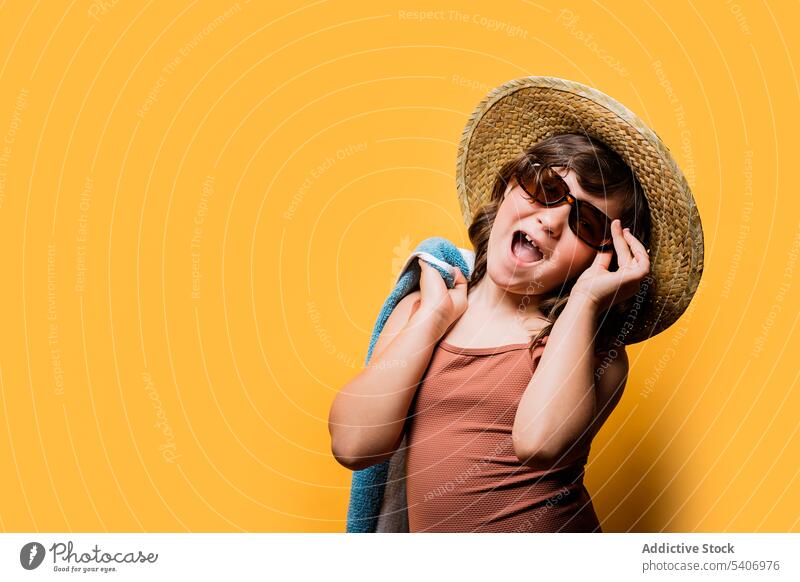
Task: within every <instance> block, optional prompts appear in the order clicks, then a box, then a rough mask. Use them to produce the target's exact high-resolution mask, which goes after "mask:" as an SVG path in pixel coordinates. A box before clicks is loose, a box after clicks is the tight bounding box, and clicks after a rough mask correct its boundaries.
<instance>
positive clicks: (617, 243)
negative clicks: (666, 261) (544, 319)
mask: <svg viewBox="0 0 800 582" xmlns="http://www.w3.org/2000/svg"><path fill="white" fill-rule="evenodd" d="M611 236H612V238H613V240H614V249H615V250H616V252H617V264H618V265H619V268H618V269H617V270H616V271H609V270H608V266H609V265H610V264H611V251H610V250H608V251H598V252H597V255H596V256H595V258H594V262H593V263H592V264H591V266H590V267H589V268H588V269H586V270H585V271H584V272H583V273H581V275H580V277H578V279H577V281H575V285H574V286H573V287H572V291H571V293H570V297H572V296H574V295H576V294H577V295H580V296H584V297H586V298H587V299H589V300H590V301H592V302H593V303H594V304H595V305H597V306H598V307H599V309H600V310H601V311H603V310H606V309H608V308H609V307H611V306H612V305H615V304H617V303H620V302H622V301H624V300H625V299H628V298H629V297H632V296H633V295H634V294H635V293H636V292H637V291H638V290H639V285H640V283H641V282H642V280H643V279H644V278H645V277H646V276H647V274H648V273H649V272H650V257H649V256H648V255H647V249H645V248H644V245H643V244H642V243H641V242H639V240H638V239H637V238H636V237H635V236H633V235H632V234H631V233H630V230H628V229H627V228H626V229H624V230H623V229H622V223H621V222H620V221H619V219H614V221H613V222H612V223H611Z"/></svg>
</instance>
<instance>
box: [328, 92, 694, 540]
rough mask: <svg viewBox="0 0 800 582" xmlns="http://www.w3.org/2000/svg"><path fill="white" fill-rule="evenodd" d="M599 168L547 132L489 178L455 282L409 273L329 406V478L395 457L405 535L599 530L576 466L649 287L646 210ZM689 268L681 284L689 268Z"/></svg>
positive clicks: (639, 196)
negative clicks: (401, 480)
mask: <svg viewBox="0 0 800 582" xmlns="http://www.w3.org/2000/svg"><path fill="white" fill-rule="evenodd" d="M529 79H537V78H529ZM509 85H511V83H510V84H509ZM517 88H518V87H516V86H513V87H512V89H513V90H516V89H517ZM509 93H510V91H509ZM491 97H492V95H490V98H487V101H486V102H492V99H491ZM486 102H485V103H486ZM570 107H571V110H572V111H575V105H574V103H573V104H570ZM587 116H588V114H587ZM517 117H519V116H517ZM594 117H596V115H592V118H594ZM476 119H477V118H476V117H473V121H472V123H473V124H476V123H477V121H475V120H476ZM496 126H497V124H495V126H494V127H496ZM468 130H469V131H465V141H466V140H468V138H470V131H472V130H470V128H469V126H468ZM493 131H494V130H493ZM497 133H500V131H499V130H497ZM472 139H473V140H474V136H472ZM464 143H465V142H464V141H462V148H463V145H464ZM467 143H468V142H467ZM474 147H475V146H473V148H474ZM617 151H618V150H614V149H612V148H610V147H608V146H607V145H606V144H605V143H603V142H602V141H600V140H599V139H594V138H589V137H587V136H585V135H583V134H578V133H562V134H557V135H551V136H550V137H547V138H545V139H542V140H539V141H538V142H537V143H535V145H533V146H532V147H530V148H528V149H527V150H525V151H523V152H522V153H520V154H519V155H517V156H515V157H512V158H511V159H509V160H508V161H506V162H505V163H504V164H502V166H501V167H500V169H499V172H498V173H497V175H496V176H495V177H494V182H493V187H492V188H491V190H490V194H489V196H488V200H486V201H485V202H484V203H483V204H482V205H481V206H480V207H479V208H478V209H477V210H476V212H475V214H474V217H473V218H472V222H471V225H470V227H469V236H470V240H471V242H472V244H473V247H474V249H475V263H474V268H473V271H472V274H471V277H470V280H469V281H467V280H466V279H465V278H464V276H463V275H462V274H461V273H460V271H459V270H458V269H456V283H455V285H454V287H453V288H452V289H447V287H446V286H445V283H444V281H443V279H442V277H441V275H440V274H439V272H438V271H436V270H435V269H433V268H432V267H431V266H429V265H427V264H426V263H425V262H424V261H420V266H421V269H422V272H421V278H420V289H419V291H416V292H413V293H410V294H408V295H407V296H406V297H404V298H403V299H402V300H401V301H400V302H399V303H398V304H397V306H396V307H395V308H394V310H393V311H392V313H391V315H390V317H389V319H388V320H387V322H386V324H385V326H384V328H383V330H382V331H381V334H380V336H379V338H378V341H377V343H376V344H375V348H374V351H373V356H372V360H371V362H370V365H369V367H368V368H367V369H366V370H364V371H363V372H362V373H361V374H359V375H358V376H357V377H356V378H354V379H353V380H352V381H351V382H350V383H348V384H347V385H346V386H345V387H344V388H343V389H342V390H341V391H340V392H339V394H338V395H337V396H336V398H335V400H334V402H333V405H332V407H331V412H330V418H329V430H330V432H331V442H332V451H333V454H334V456H335V457H336V459H337V460H338V461H339V462H340V463H341V464H342V465H344V466H345V467H348V468H350V469H352V470H354V471H357V470H362V469H364V468H366V467H371V466H372V465H375V464H376V463H380V462H383V461H386V460H387V459H389V458H391V457H392V455H393V454H394V453H395V451H398V447H400V445H401V443H404V444H405V446H406V447H407V448H406V453H407V458H406V473H407V477H406V487H407V502H408V503H407V512H408V515H407V516H408V529H409V531H411V532H600V531H602V530H601V527H600V523H599V520H598V518H597V515H596V514H595V511H594V508H593V506H592V502H591V499H590V497H589V494H588V492H587V491H586V488H585V487H584V485H583V476H584V466H585V464H586V461H587V459H588V455H589V448H590V445H591V442H592V439H593V438H594V436H595V434H596V433H597V432H598V430H599V429H600V428H601V427H602V425H603V423H604V422H605V420H606V419H607V418H608V416H609V415H610V414H611V412H612V411H613V409H614V407H615V406H616V405H617V403H618V402H619V400H620V397H621V396H622V391H623V388H624V386H625V382H626V379H627V373H628V359H627V355H626V353H625V349H624V346H625V336H626V334H627V333H628V332H629V331H630V329H631V328H630V326H631V325H632V324H630V321H629V320H630V314H631V313H634V312H636V308H638V307H639V306H640V300H641V293H637V291H641V290H642V289H641V288H645V285H642V283H643V282H644V281H645V280H646V278H647V279H649V277H648V275H649V273H650V270H651V265H650V258H649V255H648V250H647V247H648V242H649V240H650V236H651V232H650V229H651V227H650V225H651V216H650V210H649V206H648V198H646V197H645V195H644V192H643V188H642V185H641V184H640V182H639V179H638V178H637V174H636V173H635V172H634V171H632V169H631V168H630V167H629V166H628V165H626V163H625V162H624V161H623V159H622V158H621V156H620V155H618V154H617ZM507 158H508V157H507ZM468 162H469V160H468ZM480 162H481V163H483V165H485V160H480ZM467 165H469V164H467ZM479 165H480V163H479V164H477V165H476V166H475V167H478V166H479ZM675 171H677V170H675ZM686 192H688V189H687V190H686ZM689 197H690V194H689ZM656 204H659V206H657V210H658V211H659V216H661V215H662V214H661V211H662V208H663V206H661V205H660V204H662V202H661V201H660V200H659V199H656ZM677 214H680V213H679V212H678V213H677ZM681 218H682V217H680V216H677V217H676V218H675V223H676V224H680V221H681ZM669 220H670V219H667V221H669ZM663 222H664V221H663V219H662V223H663ZM686 222H687V223H688V224H690V225H691V224H692V221H691V220H688V221H686ZM696 224H697V229H698V230H699V221H698V222H697V223H696ZM662 226H663V224H662ZM668 226H671V224H670V225H668ZM659 232H660V233H663V232H665V229H660V230H659ZM689 234H692V233H691V232H690V233H689ZM700 236H701V238H700V245H699V248H700V250H701V251H702V246H701V244H702V233H701V232H700ZM686 240H687V241H688V244H695V247H697V246H698V245H697V243H693V240H692V239H690V238H689V237H687V238H686ZM673 254H675V255H677V256H678V258H680V255H681V252H677V253H673ZM696 256H697V255H695V257H696ZM699 257H700V259H702V253H700V255H699ZM694 260H695V261H696V259H694ZM678 262H679V261H676V263H678ZM683 264H684V265H689V266H690V267H691V266H692V265H696V262H695V263H692V261H683ZM658 266H659V268H660V266H661V265H658ZM692 268H694V270H695V271H696V274H697V280H699V272H700V270H701V268H702V262H700V269H697V268H696V267H692ZM685 279H686V277H683V280H684V281H685ZM689 283H690V284H689V285H688V286H689V287H691V283H692V281H691V280H690V282H689ZM696 284H697V281H694V283H693V285H694V287H692V288H691V289H690V291H689V292H688V296H689V297H691V294H692V293H693V291H694V288H696ZM654 286H655V285H654ZM634 296H636V297H634ZM686 305H688V299H687V300H686V301H685V303H684V304H682V306H680V307H679V308H677V309H676V310H677V311H678V314H679V313H680V311H682V310H683V308H685V306H686ZM645 313H649V312H648V311H647V310H646V309H645ZM648 317H649V316H648ZM675 318H677V315H675V313H674V312H671V314H670V315H669V316H665V321H663V322H660V329H655V326H654V327H652V328H651V333H652V332H653V330H655V333H657V332H658V331H660V330H661V329H664V328H666V327H667V326H668V325H669V324H671V323H672V322H673V321H674V319H675ZM638 323H641V322H637V324H638ZM645 323H647V325H650V323H649V320H648V321H646V322H645ZM639 332H641V329H636V330H635V333H639ZM628 339H630V338H628ZM400 361H402V362H404V365H403V366H397V365H394V366H391V365H390V364H391V363H392V362H394V363H397V362H400ZM404 438H405V441H404Z"/></svg>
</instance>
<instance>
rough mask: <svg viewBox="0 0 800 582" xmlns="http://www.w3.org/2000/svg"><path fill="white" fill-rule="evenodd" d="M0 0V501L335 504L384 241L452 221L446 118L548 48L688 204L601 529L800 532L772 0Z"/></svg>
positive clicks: (136, 516)
mask: <svg viewBox="0 0 800 582" xmlns="http://www.w3.org/2000/svg"><path fill="white" fill-rule="evenodd" d="M0 6H1V7H0V88H1V90H0V240H1V241H2V245H1V246H0V248H2V253H3V254H2V256H3V262H4V274H3V284H2V285H0V305H1V306H2V326H3V333H2V340H1V341H2V344H1V345H2V347H1V351H0V380H1V381H0V470H2V475H3V477H2V484H1V485H0V528H2V530H4V531H132V532H136V531H150V532H156V531H330V532H335V531H343V530H344V519H345V513H346V506H347V499H348V493H349V485H350V472H349V471H347V470H346V469H344V468H342V467H340V466H339V465H337V463H336V462H335V461H334V459H333V458H332V456H331V455H330V451H329V440H328V431H327V414H328V408H329V405H330V403H331V400H332V399H333V396H334V394H335V392H336V391H337V390H338V389H339V388H340V387H341V386H342V385H343V384H344V383H345V382H346V381H347V380H348V379H350V378H351V377H353V376H354V375H355V374H356V373H358V370H359V368H360V366H361V365H362V364H363V361H364V357H365V355H366V348H367V343H368V340H369V335H370V331H371V329H372V326H373V324H374V321H375V317H376V315H377V313H378V311H379V309H380V307H381V305H382V302H383V300H384V299H385V297H386V295H387V294H388V292H389V290H390V288H391V285H392V282H393V277H394V276H396V275H397V270H398V269H399V265H400V262H401V261H402V260H403V259H404V258H405V257H406V255H407V253H408V252H410V250H411V249H413V247H414V246H415V245H416V244H417V243H418V242H419V241H420V240H422V239H424V238H427V237H430V236H444V237H447V238H449V239H451V240H453V241H455V242H456V243H458V244H459V246H468V239H467V237H466V228H465V226H464V224H463V223H462V221H461V215H460V211H459V207H458V204H457V200H456V195H455V186H454V172H455V156H456V148H457V142H458V140H459V138H460V134H461V130H462V128H463V126H464V124H465V122H466V120H467V117H468V115H469V114H470V113H471V112H472V110H473V108H474V107H475V105H476V104H477V103H478V101H479V100H480V99H481V98H482V97H483V96H484V94H485V93H486V92H488V90H489V89H491V88H492V87H494V86H496V85H499V84H501V83H503V82H505V81H507V80H509V79H511V78H515V77H520V76H525V75H552V76H558V77H564V78H567V79H571V80H575V81H580V82H582V83H585V84H588V85H591V86H593V87H596V88H597V89H599V90H601V91H603V92H605V93H607V94H609V95H611V96H612V97H614V98H616V99H618V100H619V101H621V102H622V103H624V104H626V105H627V106H628V107H629V108H630V109H632V110H633V111H634V112H635V113H637V114H638V115H640V116H641V117H642V118H643V119H644V120H645V121H646V122H648V123H649V124H650V125H651V126H652V127H653V128H654V129H655V130H656V132H657V133H658V134H659V135H660V136H661V137H662V138H663V139H664V141H665V142H666V143H667V145H668V146H669V147H670V149H671V151H672V152H673V154H674V155H675V157H676V159H677V160H678V163H679V164H680V165H681V167H682V168H683V169H684V172H685V173H686V175H687V178H688V179H689V182H690V185H691V186H692V188H693V191H694V195H695V197H696V199H697V203H698V206H699V209H700V214H701V216H702V220H703V226H704V231H705V244H706V255H705V258H706V267H705V274H704V277H703V280H702V283H701V286H700V289H699V291H698V293H697V295H696V297H695V299H694V301H693V303H692V306H691V308H690V310H689V311H688V312H687V313H686V314H685V315H684V316H683V317H682V318H681V319H680V320H679V321H678V322H677V323H676V324H675V325H674V326H673V327H672V328H670V329H669V330H668V331H667V332H665V333H663V334H661V335H659V336H658V337H656V338H654V339H652V340H650V341H648V342H646V343H643V344H636V345H634V346H632V347H631V348H630V354H631V361H632V371H631V376H630V380H629V383H628V387H627V389H626V392H625V395H624V398H623V400H622V402H621V404H620V406H619V407H618V409H617V410H616V411H615V413H614V415H613V416H612V418H611V419H610V420H609V422H608V424H607V425H606V426H605V427H604V428H603V430H602V432H601V433H600V435H599V436H598V438H597V439H596V441H595V443H594V445H593V448H592V456H591V458H590V464H589V466H588V468H587V480H586V483H587V487H588V489H589V491H590V492H591V493H592V495H593V497H594V500H595V506H596V509H597V512H598V514H599V516H600V518H601V520H602V523H603V528H604V530H606V531H701V532H710V531H731V532H733V531H737V532H740V531H741V532H744V531H761V532H766V531H773V532H782V531H795V532H797V531H800V526H799V525H798V515H800V500H798V486H799V484H800V482H798V458H799V457H800V438H799V437H798V434H797V430H798V421H797V418H798V414H797V412H798V408H800V407H799V406H798V405H799V404H800V397H799V396H798V394H799V392H798V389H797V382H798V365H797V354H798V352H799V351H800V332H798V327H797V326H798V309H797V307H798V294H799V293H800V290H799V289H798V287H800V285H798V280H797V272H798V270H800V266H799V265H798V264H797V256H798V250H799V248H800V216H799V215H798V214H797V211H798V210H800V204H798V202H797V199H798V198H797V197H798V194H797V189H796V187H795V183H796V178H795V176H796V173H797V170H798V163H797V158H798V154H800V147H798V145H797V144H798V140H797V137H796V136H797V133H798V129H799V128H798V125H799V124H800V117H798V115H797V111H798V105H800V86H798V79H797V70H796V64H795V61H796V58H797V55H798V43H799V42H800V41H798V36H797V34H796V29H795V28H793V27H791V26H790V23H793V22H797V20H798V17H800V14H798V13H797V12H798V10H797V5H796V4H795V3H789V2H786V3H784V2H773V3H764V2H758V1H744V0H742V1H738V2H722V1H720V2H713V3H712V2H690V1H678V2H669V3H663V2H659V3H656V2H642V3H630V2H622V1H620V2H607V1H602V2H583V3H572V4H564V5H561V4H556V3H550V2H527V1H521V0H520V1H511V2H491V3H468V2H463V3H453V2H445V1H443V2H437V3H431V2H427V1H426V2H417V3H413V2H412V3H408V2H392V3H380V4H379V5H375V6H368V5H367V4H364V3H363V2H324V1H320V2H312V3H308V4H304V5H302V4H299V3H298V4H292V3H284V4H281V3H277V2H263V3H262V2H246V1H244V0H242V1H240V2H239V3H238V4H237V3H235V2H230V3H228V2H191V3H189V2H180V3H179V2H146V3H145V2H132V1H127V0H122V1H119V2H114V1H113V0H107V1H104V2H100V1H98V2H87V1H75V2H62V3H56V2H33V3H31V2H21V1H7V2H4V3H2V4H1V5H0ZM415 11H416V12H418V11H433V12H432V13H431V14H427V15H420V14H414V12H415ZM423 16H425V18H424V19H422V17H423Z"/></svg>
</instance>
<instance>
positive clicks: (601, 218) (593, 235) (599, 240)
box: [570, 204, 612, 246]
mask: <svg viewBox="0 0 800 582" xmlns="http://www.w3.org/2000/svg"><path fill="white" fill-rule="evenodd" d="M570 218H571V222H572V226H573V230H575V231H576V234H577V235H578V236H579V237H580V238H582V239H583V240H585V241H586V242H588V243H589V244H591V245H595V246H601V245H604V244H608V243H610V242H612V237H611V225H610V224H608V221H607V220H606V217H605V215H604V214H603V213H602V212H600V211H599V210H597V209H596V208H594V207H593V206H587V205H585V204H582V205H580V208H578V209H576V210H575V211H573V212H572V213H571V216H570Z"/></svg>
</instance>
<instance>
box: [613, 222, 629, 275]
mask: <svg viewBox="0 0 800 582" xmlns="http://www.w3.org/2000/svg"><path fill="white" fill-rule="evenodd" d="M611 236H612V238H613V239H614V250H615V251H617V264H618V265H619V266H620V267H624V266H626V265H627V264H628V263H629V262H630V261H631V259H632V258H633V255H632V254H631V249H630V247H629V246H628V241H627V239H626V238H625V236H624V232H623V230H622V222H620V220H619V218H615V219H614V220H613V221H612V222H611Z"/></svg>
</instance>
